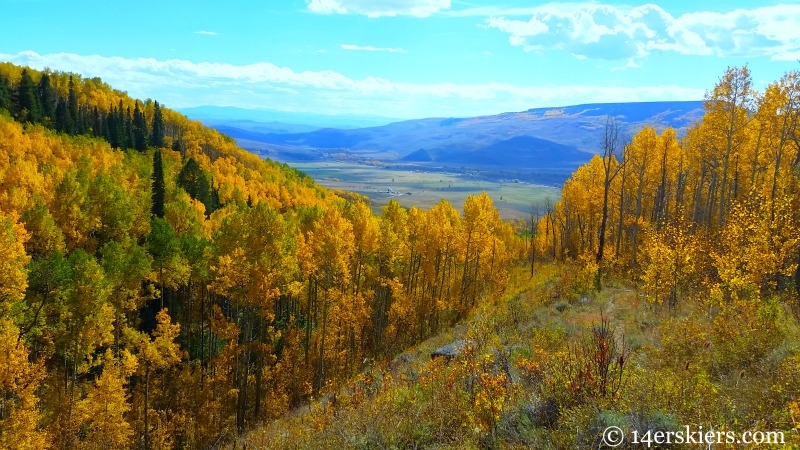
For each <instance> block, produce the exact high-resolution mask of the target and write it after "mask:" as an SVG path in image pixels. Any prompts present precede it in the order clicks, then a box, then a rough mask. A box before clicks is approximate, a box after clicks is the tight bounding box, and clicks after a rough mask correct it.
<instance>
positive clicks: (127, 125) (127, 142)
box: [125, 107, 136, 149]
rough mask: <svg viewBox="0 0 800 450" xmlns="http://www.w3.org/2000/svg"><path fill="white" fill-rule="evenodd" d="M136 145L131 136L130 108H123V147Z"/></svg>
mask: <svg viewBox="0 0 800 450" xmlns="http://www.w3.org/2000/svg"><path fill="white" fill-rule="evenodd" d="M135 146H136V144H135V139H134V136H133V119H132V116H131V108H130V107H128V108H126V109H125V148H126V149H129V148H134V147H135Z"/></svg>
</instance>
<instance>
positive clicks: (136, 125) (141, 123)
mask: <svg viewBox="0 0 800 450" xmlns="http://www.w3.org/2000/svg"><path fill="white" fill-rule="evenodd" d="M133 148H135V149H136V150H139V151H140V152H141V151H145V150H147V120H146V119H145V117H144V113H143V112H142V110H141V109H139V102H138V101H137V102H136V106H135V107H134V108H133Z"/></svg>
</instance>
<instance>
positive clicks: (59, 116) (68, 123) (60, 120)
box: [55, 99, 75, 133]
mask: <svg viewBox="0 0 800 450" xmlns="http://www.w3.org/2000/svg"><path fill="white" fill-rule="evenodd" d="M55 119H56V120H55V126H56V130H57V131H60V132H62V133H72V131H73V130H74V129H75V124H74V123H73V121H72V116H71V115H70V113H69V106H68V105H67V102H66V101H65V100H64V99H59V100H58V104H57V105H56V117H55Z"/></svg>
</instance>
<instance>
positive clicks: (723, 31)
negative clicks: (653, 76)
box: [484, 3, 800, 66]
mask: <svg viewBox="0 0 800 450" xmlns="http://www.w3.org/2000/svg"><path fill="white" fill-rule="evenodd" d="M490 11H491V9H487V11H486V12H490ZM496 12H498V13H503V12H505V13H508V14H497V15H492V16H491V17H488V18H487V19H486V20H485V22H484V24H485V26H486V27H487V28H495V29H498V30H500V31H503V32H505V33H508V35H509V43H510V44H511V45H514V46H520V47H522V48H523V49H525V50H526V51H531V52H547V51H551V50H558V51H564V52H567V53H571V54H573V55H576V56H586V57H588V58H594V59H606V60H625V61H629V63H630V62H631V61H633V65H635V64H637V63H636V62H635V61H634V60H632V59H631V58H634V59H642V58H644V57H646V56H648V55H650V54H651V53H653V52H656V51H664V52H676V53H680V54H683V55H715V56H720V57H724V56H745V57H757V56H767V57H770V58H771V59H775V60H787V61H788V60H792V59H795V58H794V57H795V56H796V55H797V53H798V52H800V5H796V4H795V5H783V4H780V5H774V6H765V7H759V8H753V9H736V10H734V11H730V12H724V13H718V12H693V13H686V14H683V15H680V16H678V17H675V16H673V15H672V14H670V13H669V12H667V11H665V10H664V9H663V8H662V7H660V6H658V5H654V4H645V5H641V6H636V7H625V6H615V5H608V4H600V3H578V4H554V3H553V4H547V5H543V6H539V7H534V8H524V9H519V10H507V11H502V10H496ZM510 13H513V14H510ZM520 13H527V14H526V15H530V19H529V20H519V19H509V18H507V16H511V15H515V14H516V15H519V14H520ZM628 65H629V66H632V65H631V64H628Z"/></svg>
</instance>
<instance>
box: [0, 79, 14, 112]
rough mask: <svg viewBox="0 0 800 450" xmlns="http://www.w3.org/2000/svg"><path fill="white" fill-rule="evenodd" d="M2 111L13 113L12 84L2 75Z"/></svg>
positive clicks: (0, 82)
mask: <svg viewBox="0 0 800 450" xmlns="http://www.w3.org/2000/svg"><path fill="white" fill-rule="evenodd" d="M0 109H5V110H6V111H11V83H9V82H8V79H7V78H6V77H4V76H3V75H0Z"/></svg>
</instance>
